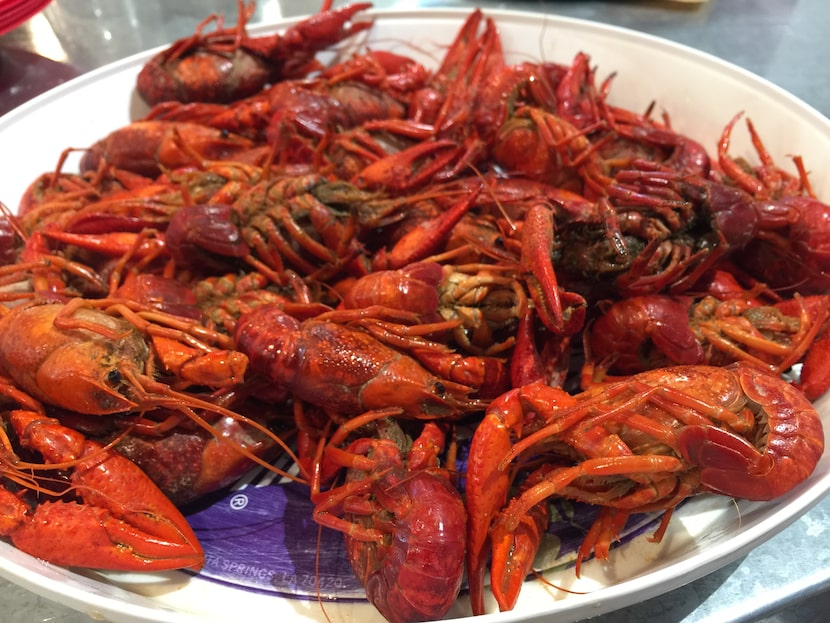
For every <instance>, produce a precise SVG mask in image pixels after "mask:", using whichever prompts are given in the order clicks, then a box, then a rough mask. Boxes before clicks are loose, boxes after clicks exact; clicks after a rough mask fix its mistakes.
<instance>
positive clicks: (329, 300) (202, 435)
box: [0, 3, 830, 622]
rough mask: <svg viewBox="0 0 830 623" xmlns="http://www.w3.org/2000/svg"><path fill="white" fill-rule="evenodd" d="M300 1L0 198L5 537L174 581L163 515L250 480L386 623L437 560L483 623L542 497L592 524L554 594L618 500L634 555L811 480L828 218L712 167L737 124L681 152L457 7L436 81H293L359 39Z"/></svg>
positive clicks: (169, 71)
mask: <svg viewBox="0 0 830 623" xmlns="http://www.w3.org/2000/svg"><path fill="white" fill-rule="evenodd" d="M329 5H330V3H325V4H324V8H323V10H321V11H320V12H319V13H318V14H316V15H314V16H312V17H310V18H308V19H307V20H304V21H302V22H299V23H298V24H297V25H296V26H293V27H291V28H289V29H288V30H287V31H285V32H283V33H281V34H278V35H272V36H264V37H251V36H248V34H247V32H246V22H247V20H248V19H249V18H250V16H251V15H252V8H253V7H252V6H248V7H245V6H244V5H242V4H241V3H240V15H239V22H238V24H237V25H236V26H235V27H233V28H226V27H225V26H224V24H223V23H222V20H221V19H219V18H217V17H215V16H211V17H210V18H208V19H207V20H206V21H205V22H204V23H203V24H201V25H199V27H198V29H197V31H196V33H195V34H194V35H193V36H191V37H188V38H186V39H184V40H182V41H179V42H177V43H175V44H174V45H173V46H171V47H170V48H169V49H168V50H166V51H164V52H162V53H161V54H159V55H158V56H156V57H155V58H153V59H152V60H151V61H150V62H149V63H148V64H147V65H146V66H145V67H144V68H143V70H142V71H141V73H140V76H139V78H138V92H139V94H140V95H141V96H142V97H143V98H144V99H145V101H146V102H147V103H148V104H149V105H150V106H151V110H150V112H149V114H148V115H147V116H146V117H145V118H142V119H137V120H135V122H134V123H131V124H129V125H127V126H125V127H122V128H118V129H115V130H114V131H113V132H112V133H111V134H110V135H108V136H106V137H102V138H101V139H100V141H98V142H97V143H96V144H94V145H91V146H90V147H89V148H88V149H87V150H86V152H85V154H84V156H83V158H82V159H81V170H80V171H79V172H76V173H72V172H65V171H61V170H60V169H61V167H60V166H59V167H58V171H57V172H56V173H46V174H44V175H42V176H40V177H39V178H38V179H37V180H35V181H33V182H32V184H31V186H30V188H29V190H28V192H27V194H26V196H25V197H24V198H23V200H22V202H21V204H20V206H19V207H18V210H17V214H16V215H13V214H11V213H10V212H8V211H6V212H5V213H4V214H3V218H2V228H0V229H1V230H2V232H3V237H2V239H0V245H2V249H0V257H2V258H3V259H4V265H3V266H2V267H0V279H2V287H1V288H0V302H2V303H3V305H2V306H0V310H2V317H0V395H2V404H3V408H4V419H3V433H4V434H3V435H2V440H3V441H2V443H3V445H4V449H3V456H4V457H5V463H4V470H3V476H4V479H5V480H4V483H5V488H4V489H0V496H2V497H3V498H4V508H5V509H8V510H7V513H6V515H5V516H4V517H2V518H0V532H2V534H3V535H5V536H6V537H8V538H9V539H10V540H11V541H12V542H13V543H14V544H15V545H16V546H17V547H19V548H20V549H22V550H24V551H27V552H29V553H31V554H33V555H36V556H41V557H43V558H45V559H47V560H50V561H51V562H55V563H57V564H62V565H70V566H83V567H96V568H105V569H148V570H157V569H175V568H190V569H199V568H200V566H201V565H202V564H203V558H204V554H203V553H202V550H201V547H200V545H199V543H198V542H197V540H196V537H195V536H194V534H193V532H192V530H191V529H190V528H189V526H188V525H187V521H186V519H185V518H184V516H183V515H182V513H181V512H180V509H179V508H177V506H178V507H181V506H182V505H184V504H187V503H189V502H193V501H194V500H198V499H199V498H200V496H204V495H207V494H210V493H215V492H216V491H218V490H221V489H222V488H223V487H226V486H228V485H229V484H230V483H232V482H233V481H234V480H235V479H237V478H239V477H240V475H241V474H243V473H244V472H245V471H246V470H248V469H250V468H251V467H254V466H260V467H264V468H266V469H272V470H276V471H278V472H279V473H280V474H282V475H283V476H284V477H285V478H291V479H293V480H295V481H298V482H300V483H302V484H305V485H307V486H308V490H309V496H310V499H311V501H312V503H313V504H314V507H315V510H314V513H313V519H314V520H315V521H316V522H318V523H319V524H321V525H322V526H326V527H328V528H333V529H335V530H340V531H342V532H344V534H345V537H344V538H345V543H346V550H347V554H348V557H349V560H350V562H351V564H352V566H353V568H354V571H355V574H356V575H357V576H358V578H359V579H360V580H361V582H363V584H364V586H365V587H366V591H367V597H368V598H369V600H370V601H371V602H372V603H373V604H374V605H375V606H376V607H377V609H378V610H379V611H380V612H381V613H382V614H383V615H384V616H385V617H386V618H388V619H389V620H390V621H396V622H398V621H400V622H406V621H414V620H433V619H440V618H442V617H443V616H444V615H445V614H446V613H447V611H448V609H449V608H450V606H451V605H452V604H453V603H454V602H455V600H456V599H457V596H458V594H459V591H460V589H461V584H462V576H463V575H464V574H465V573H466V576H467V578H468V582H469V589H470V596H471V609H472V612H473V613H474V614H482V613H484V612H485V611H486V609H487V607H486V605H485V594H484V593H485V591H484V588H485V576H486V575H487V573H488V565H489V574H490V578H491V588H492V592H493V595H494V597H495V599H496V601H497V603H498V607H499V608H500V609H502V610H509V609H511V608H513V606H514V605H515V603H516V600H517V599H518V598H519V593H520V588H521V584H522V582H523V580H524V578H525V577H526V576H527V575H528V573H530V572H531V570H532V565H533V560H534V556H535V553H536V551H537V549H538V548H539V547H540V544H541V542H542V535H543V534H544V533H545V531H546V530H548V527H549V517H548V503H549V500H550V499H551V498H553V497H564V498H568V499H572V500H576V501H578V502H580V503H584V504H589V505H596V506H598V507H599V508H600V511H599V515H598V517H597V520H596V523H595V524H594V525H593V526H592V528H591V529H590V531H589V533H588V535H587V536H586V538H585V541H584V543H583V544H582V547H581V548H580V550H579V552H578V556H577V560H576V573H577V574H578V573H579V572H580V569H581V565H582V563H583V561H584V560H585V559H586V558H587V557H588V556H590V555H592V554H593V555H594V556H595V557H597V558H600V559H603V558H607V557H608V553H609V548H610V547H611V545H612V542H613V540H614V538H615V535H616V534H617V533H618V532H619V530H620V529H621V527H622V526H623V525H624V524H625V522H626V520H627V519H628V517H629V515H631V514H633V513H640V512H647V511H648V512H662V513H663V517H664V519H663V522H662V523H661V526H660V528H659V529H658V532H657V534H655V537H654V538H655V540H659V539H660V538H661V537H662V535H663V533H664V532H665V530H666V529H667V526H668V522H669V518H670V517H671V513H672V511H673V510H674V509H675V507H676V506H677V505H678V504H679V503H680V502H682V501H683V500H684V499H686V498H688V497H690V496H693V495H696V494H699V493H705V492H708V493H716V494H721V495H728V496H734V497H738V498H748V499H751V500H769V499H773V498H775V497H778V496H780V495H783V494H784V493H786V492H787V491H789V490H790V489H792V488H793V487H795V486H796V485H798V484H799V483H800V482H802V481H803V480H805V479H807V478H808V477H809V476H810V475H811V473H812V472H813V469H814V468H815V466H816V464H817V462H818V460H819V458H820V457H821V455H822V452H823V450H824V434H823V431H822V423H821V420H820V418H819V415H818V413H817V412H816V410H815V409H814V408H813V406H812V404H811V402H810V401H811V400H815V399H816V398H818V397H819V396H821V395H822V394H823V393H824V392H825V391H826V390H827V388H828V387H830V379H829V378H828V374H827V373H826V372H825V370H826V369H827V366H826V361H827V352H828V348H830V334H828V333H827V326H828V322H829V321H830V298H828V296H827V293H828V284H829V283H830V281H829V280H828V276H827V268H828V266H827V258H828V257H830V254H828V253H827V247H828V244H827V241H826V238H825V234H827V233H828V229H827V221H828V219H827V218H826V215H827V213H828V211H830V207H828V206H827V205H826V204H824V203H822V202H821V201H820V200H819V199H818V198H816V197H815V196H813V194H812V191H811V187H810V183H809V180H808V178H807V175H806V173H805V168H804V166H803V164H802V163H801V162H800V160H798V159H796V161H795V164H796V167H797V169H798V171H799V174H797V175H791V174H789V173H786V172H785V171H784V170H783V169H781V168H779V167H778V166H777V165H776V164H775V163H773V162H771V160H770V159H769V156H768V154H766V152H765V150H764V149H763V146H762V143H761V138H760V137H759V136H758V134H757V133H756V131H755V128H754V127H753V126H752V124H751V122H750V121H749V120H747V128H748V131H749V133H750V135H751V137H752V140H753V144H754V145H755V146H756V148H757V150H758V155H759V160H760V161H761V164H760V165H759V166H755V167H753V166H751V165H749V164H747V163H746V162H743V161H738V160H736V159H733V158H732V157H731V156H730V155H729V151H728V150H729V143H730V138H731V135H732V132H733V130H734V126H735V125H736V122H737V121H738V119H739V116H736V117H735V118H734V119H733V120H732V121H731V122H730V123H729V124H728V125H727V127H726V128H724V130H723V134H722V136H721V139H720V141H719V143H718V146H717V151H716V153H715V154H713V156H711V157H710V154H709V153H708V152H707V150H706V148H705V147H704V146H702V145H700V144H699V143H697V142H695V141H694V140H693V139H691V138H689V137H686V136H683V135H680V134H678V133H676V132H674V131H673V130H672V127H671V125H670V124H669V123H668V118H667V117H666V118H663V119H660V120H657V119H653V118H651V116H650V113H649V114H640V113H635V112H632V111H629V110H625V109H622V108H619V107H616V106H614V105H613V104H612V102H611V100H609V94H612V93H613V88H611V83H610V81H608V82H606V83H604V84H597V83H596V75H595V74H596V69H595V68H593V67H592V66H591V61H590V56H589V55H588V54H587V52H582V53H580V54H578V55H577V56H576V57H575V58H574V59H573V61H572V62H571V63H569V64H568V63H566V64H560V63H555V62H546V63H533V62H530V61H527V60H526V61H524V62H522V63H520V64H515V65H511V64H509V63H508V62H507V61H506V59H505V57H504V56H503V54H502V48H501V42H500V40H499V33H498V29H497V28H496V24H495V22H494V21H493V20H492V19H490V18H489V17H487V16H486V15H484V13H483V12H481V11H479V10H476V11H473V12H472V13H471V14H470V15H469V17H468V19H467V20H466V21H465V23H464V24H463V25H462V27H461V29H460V31H459V32H458V35H457V37H456V39H455V40H454V41H453V42H452V43H451V45H449V47H448V48H447V50H446V53H445V56H444V58H443V59H442V61H441V62H440V63H438V67H437V68H436V69H434V70H429V69H428V68H426V67H425V66H423V65H421V64H420V63H419V62H417V61H415V60H413V59H410V58H408V57H406V56H402V55H400V54H396V53H392V52H386V51H383V50H381V49H373V50H367V51H365V52H355V53H354V54H353V55H352V56H350V57H349V58H346V59H342V60H340V61H338V62H337V63H334V62H333V63H332V64H331V65H330V66H323V64H322V63H320V62H319V61H318V60H317V53H318V52H320V51H323V50H325V49H326V48H328V47H330V46H333V45H335V44H337V43H339V42H341V41H343V40H344V39H347V38H350V37H352V36H353V35H355V34H357V33H359V32H363V31H366V30H367V29H371V27H372V25H371V20H364V21H361V19H360V14H361V13H362V11H363V10H364V9H367V8H368V7H369V6H370V5H369V4H354V5H350V6H348V7H345V8H343V9H340V10H330V7H329ZM211 24H214V25H215V31H213V32H207V31H208V29H209V27H210V26H211ZM458 431H464V432H467V433H469V434H470V436H471V439H472V440H471V445H470V449H469V457H468V460H467V463H466V471H465V472H464V473H456V471H455V470H456V461H455V456H454V443H452V441H454V440H455V438H456V433H457V432H458ZM289 440H290V443H289ZM286 454H287V455H288V458H289V459H290V462H293V463H294V464H295V466H296V469H295V471H289V472H281V471H279V470H277V468H275V467H272V466H271V461H273V460H274V459H275V457H277V456H279V455H286ZM295 472H296V473H295ZM125 493H128V496H127V498H125ZM58 525H63V526H67V527H68V528H67V529H70V530H72V531H73V532H74V533H77V534H83V535H95V536H94V541H95V543H96V545H95V547H91V546H89V545H88V543H89V541H90V540H91V539H90V538H89V536H85V537H84V539H85V540H84V547H77V546H76V547H65V546H64V547H60V548H58V547H54V546H53V544H56V543H69V542H70V541H69V540H68V537H66V538H65V535H63V534H53V533H52V532H51V531H54V529H55V526H58Z"/></svg>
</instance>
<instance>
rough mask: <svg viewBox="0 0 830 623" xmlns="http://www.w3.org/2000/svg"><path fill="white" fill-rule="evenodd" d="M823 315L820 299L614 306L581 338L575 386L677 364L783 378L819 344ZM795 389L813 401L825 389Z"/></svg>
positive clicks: (645, 300)
mask: <svg viewBox="0 0 830 623" xmlns="http://www.w3.org/2000/svg"><path fill="white" fill-rule="evenodd" d="M828 315H830V310H829V309H828V300H827V298H826V297H824V296H822V297H795V298H793V299H789V300H784V301H780V302H776V303H766V304H765V303H764V302H762V301H758V300H754V301H752V300H747V299H731V300H725V301H721V300H719V299H718V298H716V297H714V296H711V295H708V296H704V297H701V298H692V297H673V296H669V295H660V294H654V295H645V296H639V297H632V298H629V299H624V300H620V301H616V302H614V303H612V304H611V305H609V306H607V307H606V308H605V309H604V311H603V313H602V314H601V315H600V316H599V317H598V318H597V319H596V320H595V321H594V322H593V323H592V324H591V326H590V327H589V328H588V329H587V330H586V332H585V334H584V336H583V340H584V343H585V350H586V353H587V355H588V357H587V362H586V370H585V372H586V376H585V377H584V378H583V385H584V386H587V385H590V384H591V383H592V382H594V381H601V380H602V377H603V376H604V375H605V372H611V373H617V374H633V373H637V372H642V371H645V370H650V369H654V368H658V367H663V366H666V365H678V364H702V363H706V364H710V365H726V364H728V363H731V362H734V361H744V362H746V363H751V364H753V365H757V366H759V367H761V368H765V369H768V370H770V371H771V372H774V373H778V374H783V373H785V372H786V371H787V370H789V369H790V368H791V367H792V366H793V365H794V364H795V363H797V362H800V361H802V360H804V359H805V357H806V356H807V355H808V354H809V353H810V351H811V350H812V348H813V347H814V346H815V345H817V344H821V342H820V341H818V339H819V338H820V337H821V336H822V335H824V333H825V331H826V323H827V320H828ZM809 361H810V364H809V366H807V368H808V369H807V371H806V378H807V379H808V380H809V379H811V378H815V377H813V376H812V375H813V374H814V373H813V371H812V370H811V369H810V368H812V366H813V365H815V364H814V363H813V362H814V361H816V362H817V358H816V357H815V356H813V357H810V358H809ZM802 372H804V370H803V369H802ZM591 377H593V378H591ZM803 389H805V390H808V391H809V396H810V397H811V399H815V398H817V397H818V396H819V395H821V394H822V393H824V390H825V389H827V388H826V387H824V388H822V387H821V386H820V384H818V383H815V382H812V381H810V382H809V383H807V385H806V386H805V387H803Z"/></svg>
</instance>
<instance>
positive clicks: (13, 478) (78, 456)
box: [0, 378, 204, 571]
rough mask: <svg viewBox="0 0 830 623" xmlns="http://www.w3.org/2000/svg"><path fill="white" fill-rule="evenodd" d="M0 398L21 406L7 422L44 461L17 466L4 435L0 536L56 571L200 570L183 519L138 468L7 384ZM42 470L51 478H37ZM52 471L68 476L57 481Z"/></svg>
mask: <svg viewBox="0 0 830 623" xmlns="http://www.w3.org/2000/svg"><path fill="white" fill-rule="evenodd" d="M0 394H2V395H3V396H4V397H5V398H10V399H12V400H14V401H18V402H19V403H21V408H19V409H16V410H12V411H8V412H7V414H6V416H5V417H6V420H7V422H8V423H9V424H10V427H11V428H12V429H13V430H14V431H15V432H16V434H17V437H18V439H19V442H20V445H21V447H22V448H25V449H27V450H29V451H33V452H35V453H37V454H38V455H39V456H42V457H43V460H44V461H45V463H44V464H39V463H32V462H27V461H24V460H21V459H20V458H18V457H17V455H16V453H15V449H14V448H13V447H12V446H11V445H10V440H9V437H8V436H7V435H6V433H4V434H3V442H2V443H3V446H4V447H3V455H4V463H5V464H4V466H3V476H4V478H5V479H6V481H7V484H6V486H0V505H2V508H3V513H2V516H0V534H2V535H4V536H7V537H9V538H10V539H11V541H12V543H13V544H14V545H15V546H16V547H17V548H18V549H20V550H22V551H24V552H26V553H28V554H30V555H32V556H36V557H37V558H40V559H43V560H46V561H48V562H51V563H53V564H57V565H64V566H69V567H87V568H92V569H111V570H124V571H153V570H157V571H158V570H168V569H179V568H189V569H193V570H195V571H198V570H199V569H201V567H202V565H203V564H204V553H203V551H202V547H201V545H200V544H199V541H198V539H197V537H196V535H195V534H194V533H193V530H192V529H191V528H190V526H189V525H188V523H187V520H185V518H184V516H182V514H181V512H179V510H178V509H177V508H176V507H175V506H174V505H173V503H172V502H171V501H170V500H169V499H168V498H167V497H166V496H165V495H164V494H163V493H162V492H161V491H160V490H159V489H158V487H157V486H156V485H155V484H153V482H152V481H151V480H150V478H148V476H147V475H146V474H145V473H144V472H143V471H142V470H141V469H140V468H139V467H138V466H137V465H135V464H134V463H133V462H132V461H130V460H128V459H126V458H124V457H123V456H121V455H119V454H118V453H117V452H115V451H114V450H112V449H111V448H108V447H105V446H102V445H101V444H99V443H96V442H94V441H91V440H89V439H87V438H86V437H85V436H84V435H82V434H81V433H79V432H78V431H76V430H73V429H71V428H68V427H66V426H63V425H62V424H61V423H60V422H59V421H58V420H56V419H54V418H50V417H47V416H46V415H45V413H44V411H43V408H42V406H41V405H40V404H39V403H38V402H37V401H35V400H33V399H32V398H30V397H28V396H26V395H25V394H24V393H23V392H22V391H20V390H19V389H17V388H16V387H15V386H14V385H13V384H12V383H11V382H10V380H9V379H7V378H0ZM44 470H49V475H48V476H47V475H44V476H43V477H39V476H38V475H37V474H38V473H39V472H44ZM54 470H61V471H63V472H65V473H67V474H68V477H67V478H66V480H65V481H63V480H59V479H58V478H56V477H55V476H54V474H55V473H56V472H55V471H54ZM32 494H35V495H32ZM50 500H51V501H50Z"/></svg>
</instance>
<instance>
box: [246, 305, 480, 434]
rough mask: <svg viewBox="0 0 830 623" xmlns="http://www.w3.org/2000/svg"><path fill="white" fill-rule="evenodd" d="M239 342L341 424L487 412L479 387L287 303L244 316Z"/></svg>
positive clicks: (262, 371) (256, 363) (264, 370)
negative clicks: (396, 413) (372, 413)
mask: <svg viewBox="0 0 830 623" xmlns="http://www.w3.org/2000/svg"><path fill="white" fill-rule="evenodd" d="M368 324H369V325H371V322H370V323H368ZM234 341H235V344H236V348H238V349H239V350H240V351H241V352H243V353H245V354H246V355H247V356H248V358H249V360H250V366H251V370H252V372H254V373H256V374H259V375H260V376H262V377H264V378H266V379H268V380H270V381H271V382H272V383H274V384H275V385H277V386H278V387H281V388H283V389H285V390H286V391H288V392H289V393H290V394H292V395H293V396H295V397H296V398H298V399H300V400H303V401H305V402H307V403H310V404H313V405H316V406H318V407H320V408H322V409H325V410H326V412H328V413H329V414H330V415H331V417H332V418H333V419H334V420H335V421H339V420H342V419H347V418H350V417H354V416H356V415H359V414H360V413H363V412H365V411H369V410H372V409H382V408H386V407H390V406H391V407H399V408H400V409H401V410H402V412H403V413H404V415H405V416H406V417H409V418H419V419H437V418H442V419H458V418H460V417H461V416H462V415H464V414H465V413H470V412H472V411H475V410H478V409H480V408H481V406H482V403H481V402H480V401H479V400H476V399H474V398H471V395H472V394H473V393H474V391H475V390H474V389H473V388H472V387H471V386H469V385H465V384H462V383H460V382H456V381H453V380H450V379H449V378H447V377H445V376H440V375H438V374H434V373H432V372H430V371H428V370H427V368H426V367H425V366H424V365H422V364H421V363H420V362H419V360H418V359H416V357H414V356H410V355H408V354H406V353H405V352H403V351H401V350H398V349H396V348H393V347H392V346H389V345H387V344H385V343H384V342H383V341H381V340H380V339H378V338H376V337H374V336H373V335H371V334H370V333H369V332H367V331H364V330H361V329H360V328H357V327H350V326H347V325H346V324H341V323H339V322H334V321H332V320H331V319H329V320H324V319H322V318H319V317H316V318H309V319H308V320H305V321H303V322H300V321H298V320H297V319H296V318H294V317H292V316H290V315H288V314H287V313H285V312H284V311H282V309H281V308H280V306H279V305H274V304H269V305H260V306H258V307H256V308H254V309H252V310H251V311H250V312H248V313H246V314H244V315H243V316H242V317H241V318H240V319H239V321H238V323H237V325H236V328H235V333H234ZM429 354H430V353H426V355H427V356H428V355H429ZM439 354H441V353H439Z"/></svg>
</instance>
